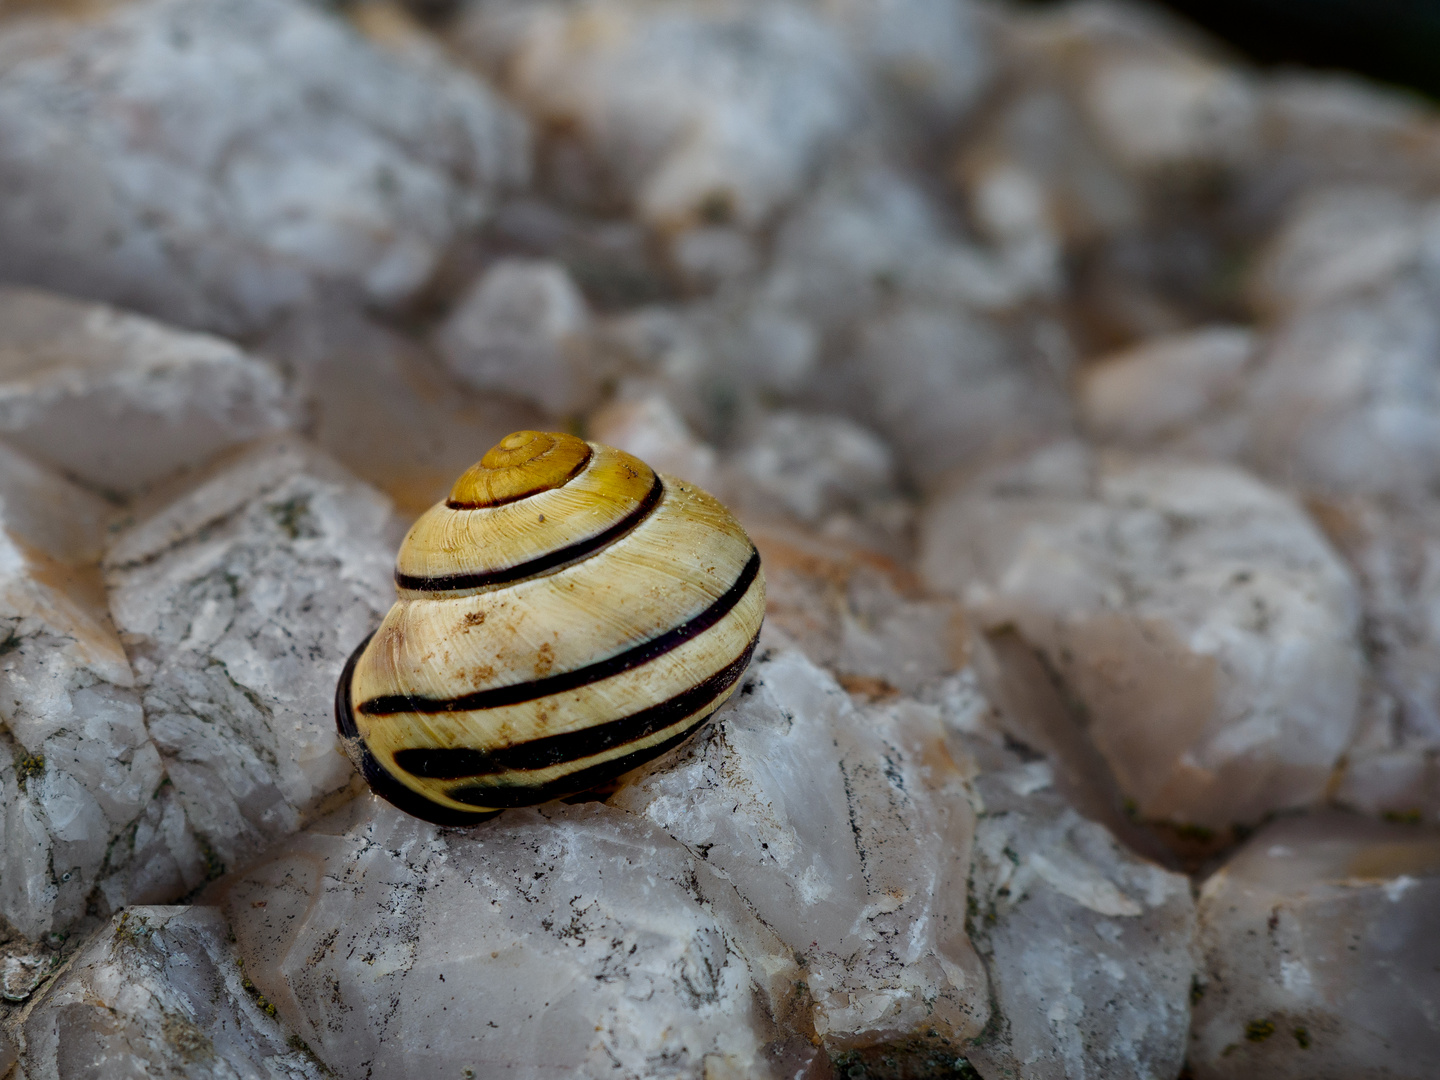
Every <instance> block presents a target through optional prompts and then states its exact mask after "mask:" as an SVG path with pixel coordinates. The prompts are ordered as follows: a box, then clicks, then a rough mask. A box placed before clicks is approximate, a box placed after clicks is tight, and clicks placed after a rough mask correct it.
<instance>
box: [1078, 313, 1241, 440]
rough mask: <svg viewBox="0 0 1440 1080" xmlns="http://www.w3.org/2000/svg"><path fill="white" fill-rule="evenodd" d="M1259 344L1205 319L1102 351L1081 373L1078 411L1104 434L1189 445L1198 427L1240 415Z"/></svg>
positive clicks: (1097, 432)
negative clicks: (1204, 323)
mask: <svg viewBox="0 0 1440 1080" xmlns="http://www.w3.org/2000/svg"><path fill="white" fill-rule="evenodd" d="M1256 348H1257V342H1256V339H1255V334H1254V333H1253V332H1252V331H1250V330H1247V329H1245V328H1244V327H1240V326H1207V327H1204V328H1202V329H1199V330H1192V331H1188V332H1185V333H1181V334H1172V335H1166V336H1165V337H1161V338H1152V339H1150V340H1148V341H1144V342H1141V343H1140V344H1139V345H1137V346H1135V347H1134V348H1131V349H1126V350H1125V351H1123V352H1120V353H1116V354H1112V355H1109V356H1105V357H1102V358H1100V359H1099V360H1097V361H1095V362H1093V363H1092V364H1088V365H1087V366H1086V367H1085V368H1084V369H1083V370H1082V371H1081V372H1080V376H1079V379H1078V380H1077V383H1078V385H1077V387H1076V390H1077V399H1078V400H1077V404H1078V407H1079V411H1080V415H1081V418H1082V420H1083V422H1084V425H1085V427H1086V428H1087V429H1088V430H1089V431H1090V432H1091V433H1092V434H1094V435H1095V436H1096V437H1098V438H1100V439H1102V440H1104V441H1113V442H1117V443H1121V444H1124V445H1129V446H1144V445H1152V446H1153V445H1155V444H1156V443H1164V444H1168V445H1174V444H1177V443H1178V444H1179V445H1180V446H1186V445H1189V444H1190V442H1191V441H1193V440H1194V438H1195V435H1196V430H1195V429H1196V428H1197V427H1204V426H1210V425H1215V424H1217V423H1218V425H1225V424H1226V422H1227V421H1230V420H1231V417H1232V416H1235V417H1236V418H1237V419H1238V412H1239V410H1238V408H1237V406H1238V404H1239V402H1240V400H1241V395H1242V392H1243V390H1244V387H1245V376H1246V374H1247V373H1248V369H1249V367H1250V364H1251V362H1252V361H1253V360H1254V358H1255V354H1256ZM1242 423H1243V421H1242ZM1230 426H1233V421H1231V425H1230ZM1187 436H1188V438H1187Z"/></svg>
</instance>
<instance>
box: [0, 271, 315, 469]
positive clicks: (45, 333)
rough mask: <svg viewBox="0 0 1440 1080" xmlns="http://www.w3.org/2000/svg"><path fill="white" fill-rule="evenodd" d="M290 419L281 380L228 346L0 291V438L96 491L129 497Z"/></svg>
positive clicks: (27, 293)
mask: <svg viewBox="0 0 1440 1080" xmlns="http://www.w3.org/2000/svg"><path fill="white" fill-rule="evenodd" d="M292 413H293V410H292V408H291V406H290V402H289V399H288V396H287V392H286V388H285V384H284V382H283V381H282V380H281V378H280V376H279V374H278V373H277V372H276V371H275V370H274V369H273V368H272V367H270V365H268V364H266V363H264V362H263V361H261V360H258V359H256V358H255V357H253V356H250V355H248V354H246V353H245V352H242V351H241V350H240V349H237V348H236V347H235V346H234V345H231V344H230V343H229V342H228V341H222V340H220V339H219V338H214V337H210V336H208V335H204V334H193V333H186V332H183V331H180V330H175V329H173V328H171V327H167V326H164V325H162V324H160V323H157V322H153V321H151V320H150V319H146V318H142V317H140V316H138V315H131V314H127V313H125V312H122V311H117V310H116V309H114V308H111V307H106V306H104V305H101V304H86V303H79V302H76V301H74V300H69V299H66V298H64V297H61V296H56V295H53V294H50V293H44V292H39V291H36V290H31V289H15V288H3V289H0V436H3V437H4V438H5V439H6V440H7V441H9V442H10V443H11V444H12V445H14V446H17V447H19V448H20V449H21V450H23V451H24V452H25V453H27V454H29V455H31V456H33V457H34V458H36V459H37V460H39V461H42V462H44V463H46V464H48V465H49V466H50V467H51V468H54V469H58V470H60V471H61V472H63V473H65V474H66V475H68V476H70V477H73V478H74V479H76V480H79V481H80V482H81V483H84V484H86V485H88V486H90V487H92V488H96V489H98V490H100V491H103V492H107V493H111V494H117V495H124V496H131V495H134V494H136V493H137V492H141V491H144V490H145V489H146V488H147V487H149V486H151V485H153V484H154V483H156V482H157V481H160V480H163V479H164V478H166V477H168V476H170V475H171V474H173V473H175V472H178V471H180V470H182V469H185V468H193V467H195V466H198V465H200V464H202V463H203V462H205V461H206V460H207V459H208V458H210V457H212V456H213V455H214V454H216V453H217V452H218V451H220V450H224V449H226V448H227V447H230V446H234V445H235V444H237V443H241V442H246V441H248V440H250V439H254V438H256V437H258V436H261V435H266V434H270V433H273V432H278V431H282V430H284V429H285V428H287V427H289V426H290V424H291V422H292Z"/></svg>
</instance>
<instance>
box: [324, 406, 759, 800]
mask: <svg viewBox="0 0 1440 1080" xmlns="http://www.w3.org/2000/svg"><path fill="white" fill-rule="evenodd" d="M395 583H396V592H397V594H398V596H399V600H398V601H397V602H396V604H395V606H394V607H392V608H391V609H390V612H389V614H387V615H386V616H385V619H384V621H383V622H382V623H381V624H380V628H379V629H378V630H376V631H375V633H374V634H373V635H372V636H371V637H370V638H368V639H367V640H366V641H364V642H362V643H361V645H360V647H359V648H358V649H356V651H355V653H354V654H353V655H352V656H351V657H350V661H349V663H348V664H347V665H346V666H345V670H344V672H343V674H342V675H341V676H340V682H339V685H338V687H337V688H336V701H335V714H336V722H337V725H338V726H339V729H340V734H341V737H342V739H343V740H344V744H345V747H346V749H347V751H348V752H349V753H350V755H351V757H352V759H353V760H354V761H355V762H356V764H357V766H358V767H359V768H360V770H361V771H362V773H363V774H364V776H365V779H366V781H367V782H368V783H369V784H370V786H371V788H372V789H373V790H374V791H375V793H376V794H378V795H380V796H382V797H383V798H385V799H388V800H389V801H390V802H392V803H394V804H395V805H396V806H398V807H399V808H400V809H402V810H404V811H406V812H408V813H410V814H414V815H415V816H416V817H420V818H424V819H426V820H427V821H433V822H436V823H438V824H442V825H463V824H471V823H473V822H476V821H483V820H485V819H486V818H488V817H493V816H494V815H495V814H497V813H499V812H500V811H501V810H502V809H504V808H507V807H512V806H529V805H532V804H535V803H541V802H545V801H547V800H550V799H554V798H557V797H559V796H562V795H569V794H573V793H574V792H577V791H583V790H585V789H587V788H592V787H595V786H597V785H600V784H603V783H605V782H607V781H608V780H610V779H612V778H613V777H615V776H618V775H619V774H621V773H623V772H627V771H628V770H630V769H633V768H635V767H636V766H638V765H640V764H642V763H643V762H646V761H648V760H650V759H651V758H653V757H656V756H658V755H659V754H662V753H664V752H665V751H666V750H669V749H670V748H671V747H673V746H676V745H678V744H679V743H680V742H682V741H684V740H685V739H686V738H687V737H688V736H690V735H691V734H693V733H694V732H695V731H696V730H697V729H698V728H699V727H700V726H701V725H702V724H703V723H704V721H705V720H706V718H707V717H709V715H710V714H711V713H712V712H714V711H715V710H716V709H717V708H719V706H720V705H721V703H722V702H724V701H725V699H726V698H727V697H729V696H730V694H731V693H732V692H733V691H734V689H735V686H736V685H737V683H738V682H739V680H740V676H741V675H742V674H744V671H745V668H746V665H747V664H748V663H749V662H750V656H751V654H752V653H753V652H754V650H755V641H756V638H757V636H758V635H759V632H760V623H761V620H762V619H763V617H764V613H765V578H764V574H763V573H762V572H761V569H760V556H759V554H758V553H757V552H756V550H755V547H754V545H753V544H752V543H751V542H750V538H749V537H748V536H746V535H745V531H744V530H743V529H742V528H741V527H740V524H739V523H738V522H737V521H736V520H735V519H734V517H732V516H731V515H730V513H729V511H727V510H726V509H725V508H724V507H723V506H722V505H720V503H719V502H718V501H717V500H716V499H714V498H713V497H712V496H710V495H707V494H706V493H705V492H703V491H701V490H700V489H699V488H697V487H695V486H694V485H691V484H687V483H685V482H683V481H680V480H676V479H675V478H674V477H669V476H660V475H657V474H656V473H655V472H654V471H653V470H652V469H651V468H650V467H649V466H648V465H646V464H645V463H644V462H642V461H640V460H639V459H637V458H634V457H632V456H630V455H629V454H626V453H624V452H623V451H620V450H616V449H613V448H612V447H608V446H600V445H597V444H593V443H586V442H585V441H583V440H581V439H578V438H576V437H574V436H572V435H563V434H554V433H545V432H535V431H520V432H516V433H515V434H513V435H509V436H507V437H506V438H505V439H503V440H501V442H500V443H499V444H498V445H497V446H495V447H494V448H493V449H492V450H490V452H489V453H487V454H486V455H485V456H484V458H482V459H481V460H480V462H479V463H478V464H476V465H475V466H473V467H472V468H471V469H469V470H468V471H467V472H466V473H465V474H464V475H463V476H461V477H460V479H459V480H457V481H456V483H455V486H454V488H453V489H452V490H451V492H450V496H449V498H447V499H446V500H445V501H444V502H442V503H438V504H437V505H435V506H433V507H431V508H430V509H429V510H428V511H426V512H425V514H423V515H422V516H421V517H420V519H419V520H418V521H416V522H415V524H414V526H412V527H411V529H410V532H409V533H408V534H407V535H406V537H405V540H404V543H403V544H401V547H400V553H399V556H398V557H397V559H396V566H395Z"/></svg>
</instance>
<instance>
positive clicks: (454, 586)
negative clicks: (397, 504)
mask: <svg viewBox="0 0 1440 1080" xmlns="http://www.w3.org/2000/svg"><path fill="white" fill-rule="evenodd" d="M664 493H665V485H664V484H663V483H662V482H661V480H660V477H659V475H658V474H657V475H656V477H655V482H654V483H653V484H651V485H650V490H649V491H648V492H647V493H646V495H645V498H644V500H643V501H642V502H641V503H640V505H638V506H637V507H635V509H634V510H632V511H630V513H628V514H626V515H625V516H624V517H623V518H621V519H620V520H619V521H617V522H616V523H615V524H614V525H612V526H610V527H609V528H608V529H605V530H603V531H601V532H598V533H596V534H595V535H594V536H589V537H586V538H585V539H583V540H577V541H575V543H573V544H568V545H566V546H565V547H563V548H560V549H559V550H558V551H551V552H548V553H546V554H544V555H542V556H540V557H539V558H538V559H531V560H530V561H529V562H523V563H518V564H517V565H515V566H506V567H502V568H501V569H499V570H487V571H485V572H484V573H479V574H451V575H450V576H448V577H417V576H415V575H412V574H402V573H400V571H398V570H397V571H395V584H396V586H398V587H399V588H401V589H409V590H412V591H414V592H429V593H441V592H459V591H460V590H462V589H479V588H484V587H487V586H492V585H509V584H511V583H512V582H516V581H524V580H525V579H526V578H532V577H539V576H540V575H541V574H544V573H547V572H549V571H551V570H555V569H557V568H559V567H561V566H565V565H566V564H568V563H573V562H578V561H579V560H581V559H583V558H585V557H586V556H587V555H593V554H594V553H595V552H597V551H599V550H600V549H601V548H604V547H608V546H609V545H611V544H613V543H615V541H617V540H619V539H620V538H621V537H622V536H624V535H625V534H626V533H629V532H630V531H632V530H633V529H635V528H637V527H638V526H639V525H640V524H641V522H643V521H644V520H645V519H646V518H647V517H649V516H650V513H651V511H653V510H654V509H655V507H657V506H659V505H660V497H661V496H662V495H663V494H664Z"/></svg>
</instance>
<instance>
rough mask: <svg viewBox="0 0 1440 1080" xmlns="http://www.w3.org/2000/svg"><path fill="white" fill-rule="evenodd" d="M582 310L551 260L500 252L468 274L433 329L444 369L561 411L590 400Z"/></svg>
mask: <svg viewBox="0 0 1440 1080" xmlns="http://www.w3.org/2000/svg"><path fill="white" fill-rule="evenodd" d="M589 328H590V312H589V309H588V307H587V306H586V304H585V298H584V297H583V296H582V295H581V294H580V290H579V289H577V288H576V287H575V283H574V282H573V281H572V280H571V279H570V276H569V275H568V274H567V273H566V272H565V268H564V267H562V266H560V265H559V264H557V263H553V262H548V261H545V260H539V259H515V258H511V259H501V260H500V261H499V262H497V263H495V265H493V266H492V267H490V269H488V270H487V271H486V272H485V273H484V275H483V276H482V277H481V278H480V279H479V280H478V281H476V282H475V284H474V285H473V286H472V287H471V288H470V290H469V291H468V292H467V293H466V294H465V296H464V297H463V298H462V299H461V300H460V303H459V305H458V306H457V307H456V309H455V311H454V312H452V313H451V315H450V318H449V319H448V320H446V322H445V324H444V325H443V326H442V327H441V328H440V331H439V333H438V334H437V335H436V339H435V340H436V344H437V345H438V347H439V350H440V355H441V356H442V357H443V358H444V360H445V364H446V367H447V368H449V370H450V373H451V374H452V375H454V376H455V378H457V379H458V380H459V381H460V382H462V383H464V384H465V385H466V386H469V387H471V388H472V389H475V390H480V391H499V392H501V393H505V394H509V395H511V396H513V397H517V398H521V399H523V400H525V401H529V402H531V403H533V404H535V405H538V406H540V407H541V408H542V409H544V410H546V411H547V412H549V413H551V414H553V415H558V416H565V415H569V414H573V413H575V412H578V411H581V410H583V409H584V408H585V407H587V406H588V405H589V404H591V402H592V401H593V400H594V396H595V385H594V379H593V376H592V373H591V370H590V363H589V360H590V356H589V341H588V338H587V331H588V330H589Z"/></svg>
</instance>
